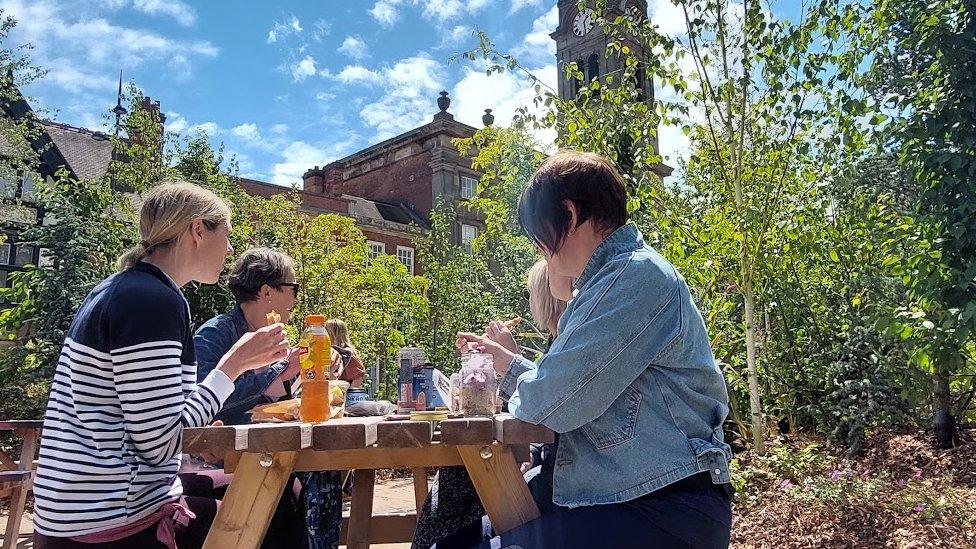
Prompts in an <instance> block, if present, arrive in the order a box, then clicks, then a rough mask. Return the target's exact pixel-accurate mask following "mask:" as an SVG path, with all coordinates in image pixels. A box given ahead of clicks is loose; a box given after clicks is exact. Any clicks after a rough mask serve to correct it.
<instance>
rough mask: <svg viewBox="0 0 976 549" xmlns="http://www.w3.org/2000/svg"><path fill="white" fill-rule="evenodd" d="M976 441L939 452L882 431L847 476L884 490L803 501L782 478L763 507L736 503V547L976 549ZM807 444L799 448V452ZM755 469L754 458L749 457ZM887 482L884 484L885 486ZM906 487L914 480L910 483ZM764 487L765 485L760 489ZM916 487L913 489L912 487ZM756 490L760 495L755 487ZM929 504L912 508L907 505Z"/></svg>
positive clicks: (912, 436)
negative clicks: (850, 498)
mask: <svg viewBox="0 0 976 549" xmlns="http://www.w3.org/2000/svg"><path fill="white" fill-rule="evenodd" d="M974 435H976V433H974V432H973V431H970V432H968V433H964V434H963V437H962V438H963V440H962V444H960V445H959V446H957V447H955V448H952V449H948V450H939V449H936V448H935V447H934V445H933V441H932V437H931V435H926V434H924V433H922V434H920V433H912V432H892V431H883V432H878V433H875V434H874V435H873V436H872V437H870V440H869V441H868V442H867V444H866V447H865V450H864V452H863V455H862V456H861V457H856V458H853V459H850V460H847V462H846V463H845V468H847V469H849V470H852V471H858V472H860V473H859V474H860V475H863V478H874V479H878V480H877V483H878V484H877V486H883V488H881V489H880V490H877V492H874V493H872V494H871V495H870V496H869V497H866V498H862V499H858V500H857V501H855V502H845V503H841V504H829V503H822V502H819V501H816V500H814V501H811V500H810V498H806V499H800V498H798V497H797V491H796V490H788V489H782V485H779V484H778V482H782V481H777V480H776V479H775V478H769V479H767V480H766V486H761V487H759V489H760V490H761V497H760V498H759V502H758V503H753V504H747V503H744V502H737V503H736V505H735V509H734V518H733V528H732V546H733V547H737V548H757V549H758V548H770V549H772V548H776V549H781V548H801V547H802V548H808V547H825V548H841V547H844V548H847V547H858V548H861V547H872V548H873V547H885V548H888V547H891V548H900V549H909V548H911V549H914V548H926V549H928V548H942V547H946V548H949V547H951V548H960V547H966V548H974V547H976V436H974ZM804 442H808V441H802V440H797V441H796V442H795V443H796V444H797V445H798V446H800V445H802V444H804ZM740 459H743V461H744V462H746V463H748V461H749V457H748V456H745V457H744V458H740ZM881 479H883V481H882V480H881ZM906 479H907V480H906ZM760 482H762V481H760ZM913 483H914V484H913ZM753 488H756V487H753ZM906 490H915V491H914V492H911V493H910V495H911V496H912V497H916V494H919V495H918V496H917V497H925V498H929V499H928V501H930V503H929V504H922V503H918V504H915V506H912V505H911V503H908V504H906V500H908V499H910V498H909V497H906V495H908V494H909V493H908V492H906Z"/></svg>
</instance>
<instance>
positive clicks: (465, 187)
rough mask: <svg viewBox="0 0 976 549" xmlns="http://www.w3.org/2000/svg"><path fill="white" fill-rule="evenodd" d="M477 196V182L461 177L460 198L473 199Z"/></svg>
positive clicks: (464, 176) (473, 179)
mask: <svg viewBox="0 0 976 549" xmlns="http://www.w3.org/2000/svg"><path fill="white" fill-rule="evenodd" d="M476 194H478V180H477V179H475V178H473V177H471V176H468V175H462V176H461V198H474V195H476Z"/></svg>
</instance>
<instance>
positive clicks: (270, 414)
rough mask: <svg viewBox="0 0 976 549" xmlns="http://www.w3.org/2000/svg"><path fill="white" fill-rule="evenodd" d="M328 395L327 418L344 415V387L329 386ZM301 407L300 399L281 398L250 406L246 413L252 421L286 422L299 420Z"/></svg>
mask: <svg viewBox="0 0 976 549" xmlns="http://www.w3.org/2000/svg"><path fill="white" fill-rule="evenodd" d="M329 396H330V397H331V402H330V403H329V405H330V406H329V408H330V415H329V419H335V418H340V417H342V416H344V415H345V413H346V391H345V389H344V388H343V387H342V386H340V385H336V386H333V387H329ZM301 407H302V399H301V398H293V399H291V400H282V401H281V402H272V403H269V404H261V405H258V406H255V407H254V408H251V410H250V411H249V412H248V413H249V414H251V422H252V423H286V422H289V421H301V417H300V415H299V411H300V410H301Z"/></svg>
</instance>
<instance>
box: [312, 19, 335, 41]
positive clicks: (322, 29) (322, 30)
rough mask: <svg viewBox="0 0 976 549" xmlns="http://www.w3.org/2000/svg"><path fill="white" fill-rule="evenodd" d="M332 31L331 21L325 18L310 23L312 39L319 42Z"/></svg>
mask: <svg viewBox="0 0 976 549" xmlns="http://www.w3.org/2000/svg"><path fill="white" fill-rule="evenodd" d="M331 33H332V23H329V22H328V21H326V20H325V19H319V20H318V21H316V22H315V23H313V24H312V39H313V40H315V41H316V42H321V41H322V39H323V38H325V37H326V36H328V35H329V34H331Z"/></svg>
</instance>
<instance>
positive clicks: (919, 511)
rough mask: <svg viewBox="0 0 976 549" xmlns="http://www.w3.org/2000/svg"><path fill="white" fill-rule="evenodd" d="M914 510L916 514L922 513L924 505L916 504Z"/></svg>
mask: <svg viewBox="0 0 976 549" xmlns="http://www.w3.org/2000/svg"><path fill="white" fill-rule="evenodd" d="M914 509H915V512H916V513H921V512H922V511H924V510H925V504H924V503H918V504H916V505H915V507H914Z"/></svg>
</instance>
